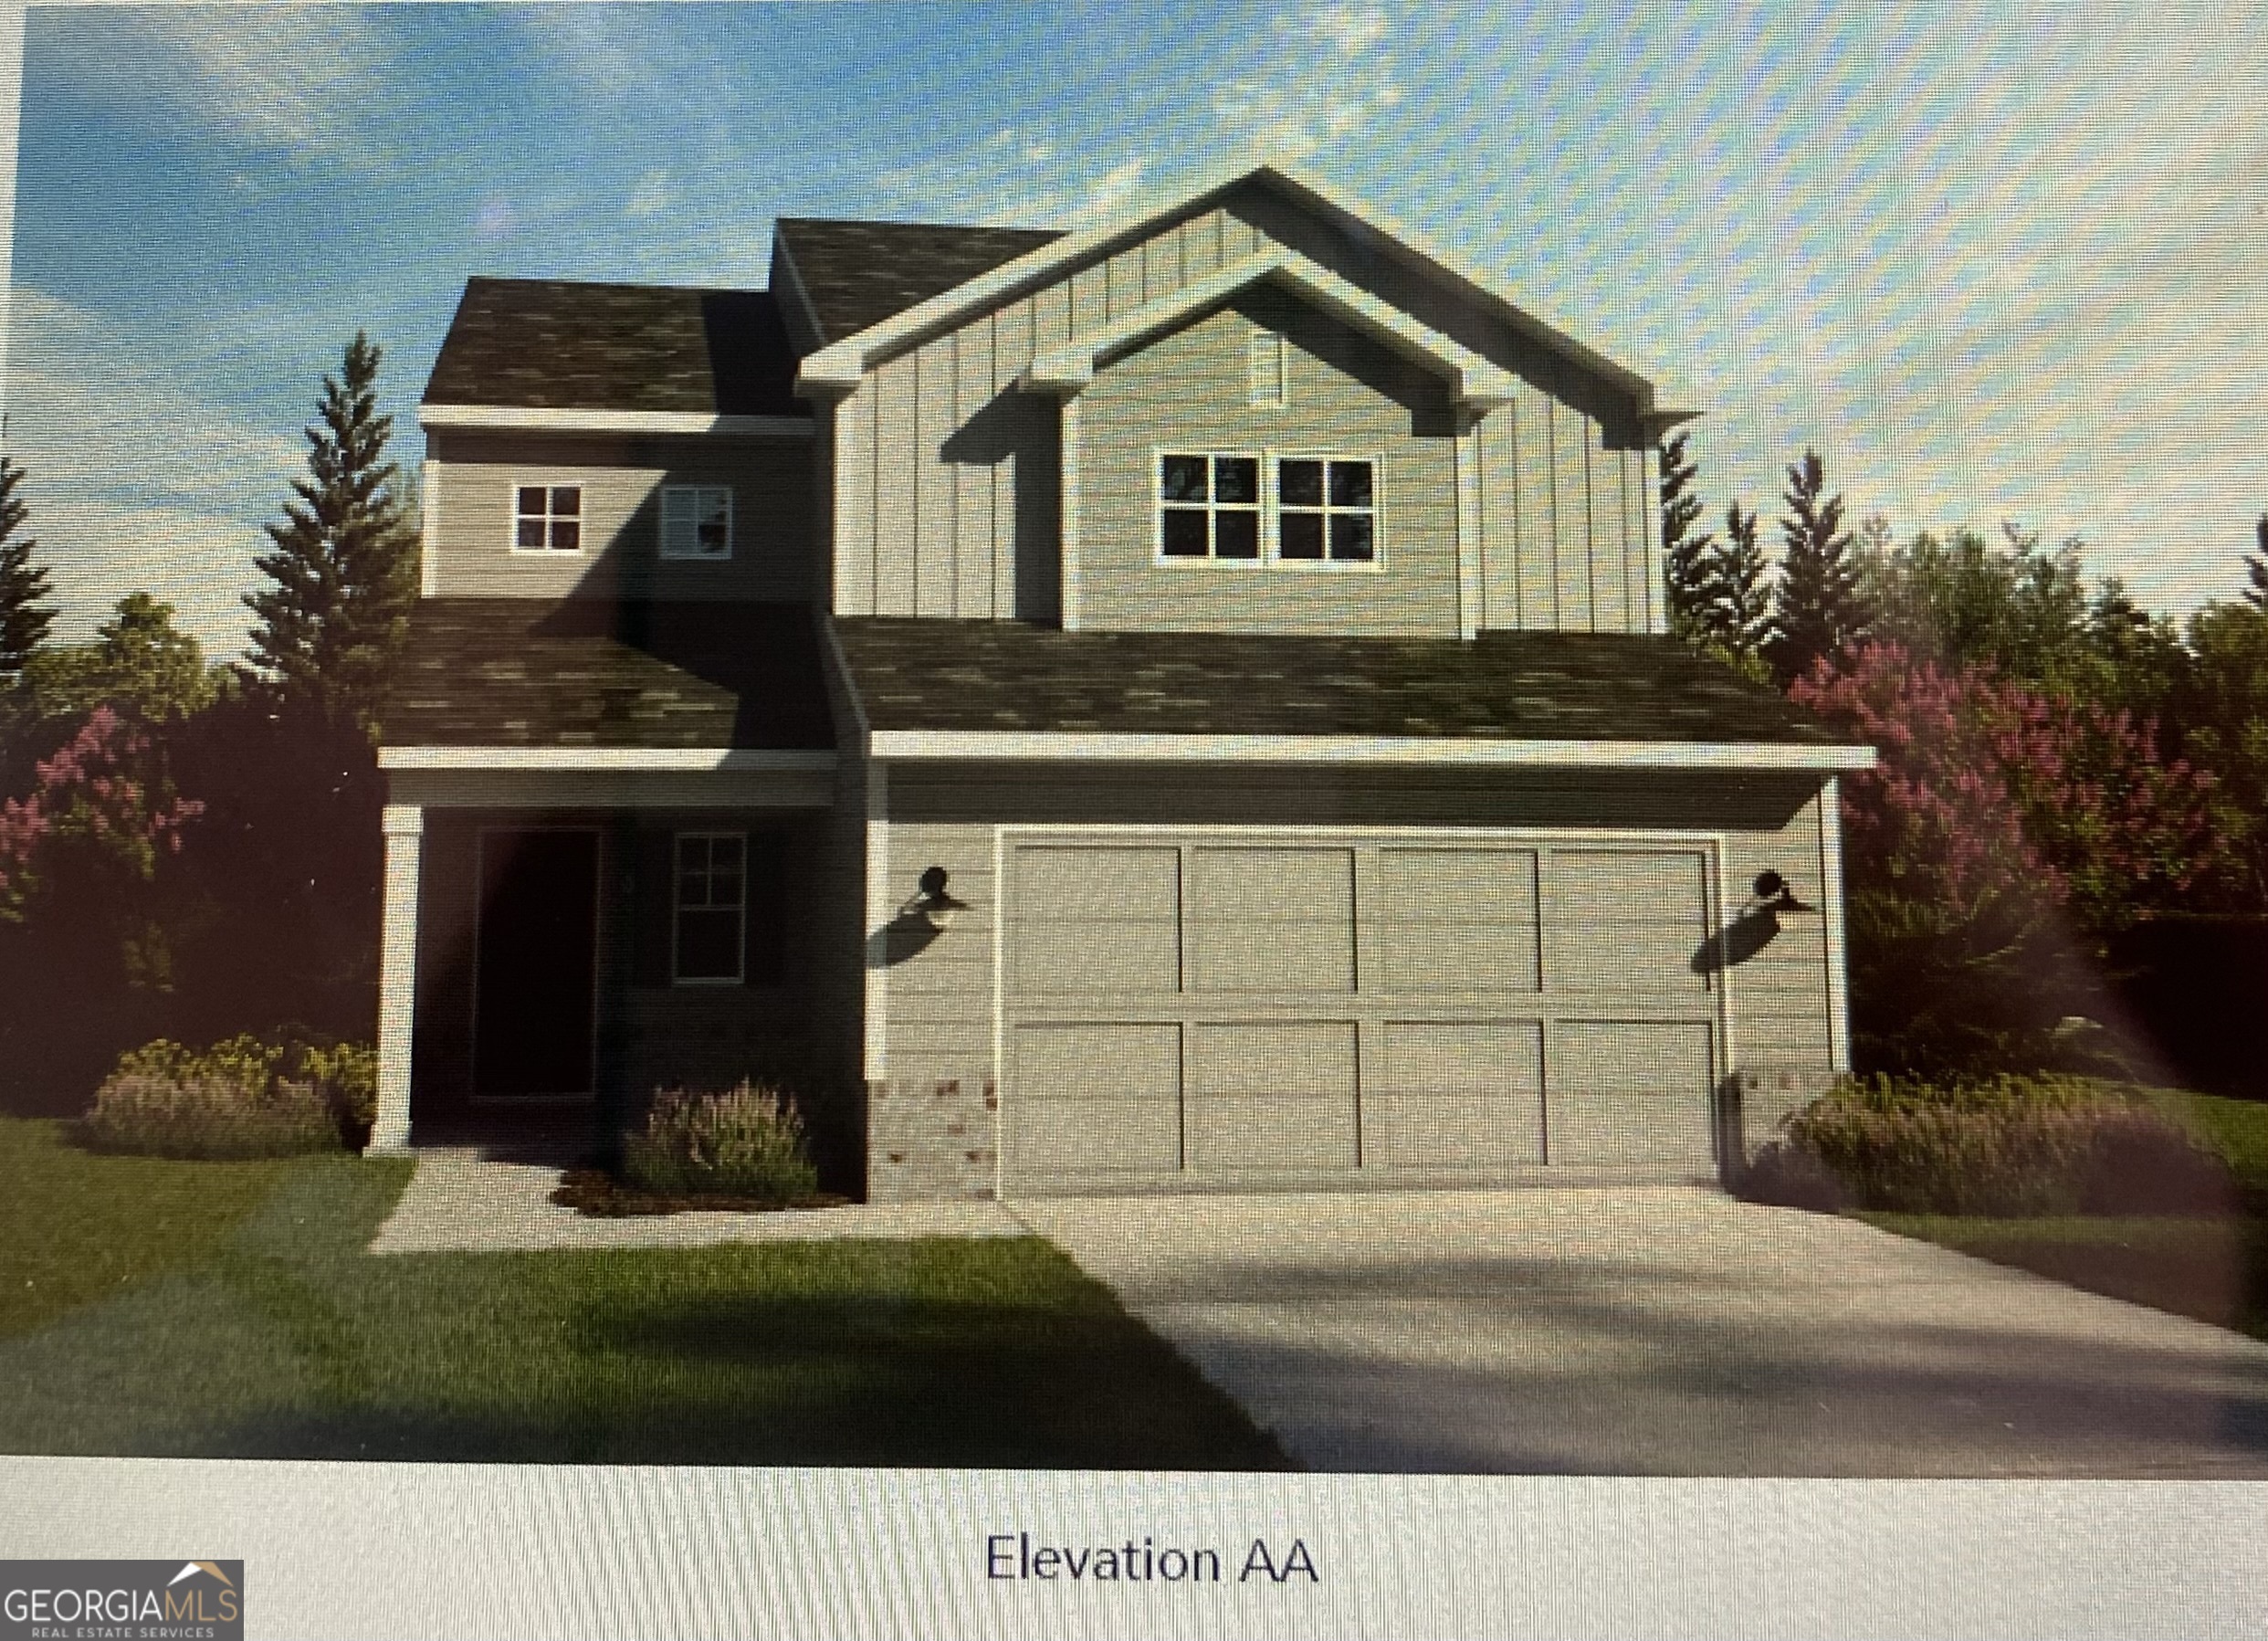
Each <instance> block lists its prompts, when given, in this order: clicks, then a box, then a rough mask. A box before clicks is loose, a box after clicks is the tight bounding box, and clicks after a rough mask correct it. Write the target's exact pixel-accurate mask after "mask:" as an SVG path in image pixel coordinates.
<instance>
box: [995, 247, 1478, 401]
mask: <svg viewBox="0 0 2268 1641" xmlns="http://www.w3.org/2000/svg"><path fill="white" fill-rule="evenodd" d="M1264 281H1272V282H1274V283H1276V284H1279V285H1285V286H1288V287H1290V288H1291V289H1293V290H1294V291H1296V292H1297V293H1298V294H1299V295H1301V296H1303V297H1305V298H1306V299H1307V300H1309V301H1311V302H1312V303H1314V304H1315V305H1316V306H1317V307H1318V308H1320V309H1322V310H1324V311H1325V312H1326V313H1328V314H1330V315H1331V316H1332V317H1333V318H1335V319H1338V320H1340V321H1343V322H1345V323H1347V324H1349V325H1351V326H1353V327H1354V328H1355V329H1356V330H1358V331H1362V332H1363V333H1364V334H1366V335H1368V336H1370V337H1371V338H1373V339H1374V340H1376V341H1378V342H1382V343H1383V344H1385V345H1386V346H1387V347H1389V348H1391V350H1393V351H1394V352H1397V353H1399V354H1401V355H1402V357H1403V358H1405V359H1408V360H1410V361H1412V363H1416V364H1418V365H1420V366H1422V367H1423V368H1425V369H1428V370H1432V371H1434V372H1437V373H1440V374H1441V375H1443V376H1444V377H1446V378H1447V379H1448V380H1449V382H1450V384H1451V386H1452V389H1453V391H1454V393H1455V394H1456V402H1457V404H1458V405H1461V406H1464V407H1465V408H1468V409H1471V410H1475V411H1479V412H1483V413H1486V412H1487V411H1490V410H1493V409H1495V408H1496V406H1498V405H1506V404H1509V403H1510V402H1511V400H1512V398H1513V395H1514V393H1515V391H1516V384H1515V383H1514V381H1513V378H1512V374H1511V373H1510V372H1508V371H1507V370H1504V369H1503V368H1502V367H1500V366H1498V365H1495V364H1492V363H1489V362H1488V361H1487V360H1486V359H1484V358H1482V357H1481V356H1480V355H1479V354H1478V353H1475V352H1473V351H1472V350H1471V349H1470V348H1467V347H1465V346H1464V345H1463V344H1462V343H1460V342H1454V341H1452V340H1451V339H1450V338H1448V337H1446V336H1444V335H1443V334H1442V333H1441V332H1440V331H1434V330H1431V329H1429V328H1427V327H1426V326H1424V325H1422V324H1420V323H1418V322H1417V321H1415V320H1413V319H1412V318H1410V316H1409V315H1407V314H1405V313H1403V312H1402V311H1401V310H1399V309H1396V308H1393V307H1391V306H1390V305H1388V304H1387V303H1385V302H1382V301H1381V300H1379V299H1378V298H1376V297H1374V296H1372V295H1371V294H1370V292H1369V291H1367V290H1364V289H1361V287H1360V286H1358V285H1354V284H1350V283H1349V281H1347V280H1345V279H1341V278H1339V275H1337V274H1335V273H1333V272H1331V270H1330V269H1328V268H1325V267H1323V266H1322V265H1321V264H1319V263H1318V262H1315V261H1313V260H1312V259H1310V258H1307V257H1304V256H1302V255H1300V254H1299V253H1298V252H1297V251H1296V250H1292V249H1291V248H1289V247H1286V246H1271V247H1269V248H1268V249H1266V250H1264V251H1260V252H1258V253H1256V254H1255V255H1253V256H1250V257H1245V258H1240V259H1239V260H1237V261H1235V262H1233V263H1231V264H1230V265H1229V266H1228V267H1226V268H1223V269H1222V270H1221V271H1220V272H1218V273H1216V274H1213V275H1212V276H1211V277H1210V278H1208V279H1200V280H1198V281H1197V282H1196V283H1195V284H1192V285H1184V286H1183V287H1181V289H1179V290H1177V291H1175V292H1173V293H1172V294H1171V296H1166V297H1161V298H1160V299H1159V300H1157V301H1154V302H1150V303H1147V304H1145V305H1144V306H1142V307H1140V308H1137V309H1135V310H1133V311H1132V312H1131V313H1129V314H1127V315H1125V316H1124V317H1123V318H1121V319H1119V320H1118V321H1116V322H1114V323H1112V324H1108V325H1106V326H1104V327H1103V328H1102V329H1101V330H1099V331H1089V332H1088V333H1087V334H1086V335H1083V336H1081V337H1079V338H1078V339H1077V340H1076V341H1074V342H1068V343H1066V344H1065V345H1064V346H1062V347H1059V348H1051V349H1049V350H1048V351H1047V352H1045V353H1042V354H1041V355H1040V356H1039V357H1038V358H1036V359H1034V360H1033V361H1032V363H1031V365H1030V367H1029V368H1027V369H1026V370H1025V371H1024V373H1022V374H1021V375H1019V376H1018V377H1017V378H1016V385H1017V386H1018V387H1019V388H1022V389H1023V390H1024V391H1025V392H1027V393H1053V394H1076V393H1077V392H1078V391H1079V390H1080V389H1081V388H1083V387H1085V386H1087V384H1089V383H1090V382H1092V381H1093V380H1094V379H1095V366H1096V363H1097V360H1099V359H1100V358H1101V357H1102V356H1103V355H1104V354H1106V353H1109V352H1117V351H1118V349H1121V348H1126V347H1131V346H1132V345H1134V344H1135V343H1137V342H1143V341H1145V340H1147V339H1148V338H1150V337H1151V336H1154V335H1156V334H1158V333H1159V332H1160V331H1166V330H1170V329H1171V327H1173V326H1174V325H1177V324H1179V323H1181V321H1183V320H1185V319H1187V318H1188V317H1189V316H1190V315H1191V314H1192V313H1197V312H1200V311H1202V310H1204V309H1206V308H1210V307H1212V306H1213V304H1214V303H1216V302H1220V301H1223V300H1226V299H1227V298H1229V297H1232V296H1234V295H1235V294H1236V293H1237V292H1239V291H1241V290H1244V289H1249V288H1250V287H1252V286H1254V285H1257V284H1260V283H1262V282H1264Z"/></svg>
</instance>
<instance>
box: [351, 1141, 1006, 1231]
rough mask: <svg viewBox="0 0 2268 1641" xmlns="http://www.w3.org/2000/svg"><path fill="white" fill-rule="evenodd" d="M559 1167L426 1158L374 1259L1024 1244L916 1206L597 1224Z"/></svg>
mask: <svg viewBox="0 0 2268 1641" xmlns="http://www.w3.org/2000/svg"><path fill="white" fill-rule="evenodd" d="M560 1173H561V1171H560V1170H559V1169H558V1168H556V1167H547V1166H541V1165H538V1164H534V1163H530V1162H505V1161H499V1160H497V1159H495V1158H492V1157H489V1156H487V1155H485V1154H484V1153H483V1152H481V1151H480V1150H478V1148H475V1147H450V1148H439V1149H434V1150H425V1151H420V1152H418V1153H417V1172H416V1173H415V1174H414V1175H412V1176H411V1178H410V1183H409V1184H408V1186H407V1188H405V1189H404V1191H403V1193H402V1199H401V1201H399V1202H397V1203H396V1204H394V1212H393V1213H392V1214H390V1215H387V1217H386V1223H385V1224H384V1225H381V1226H379V1227H378V1235H377V1236H375V1237H373V1239H372V1241H371V1245H370V1251H371V1252H372V1253H373V1254H447V1253H468V1254H493V1253H510V1252H525V1251H531V1250H537V1249H542V1248H618V1247H706V1246H708V1245H709V1244H711V1243H719V1242H808V1241H832V1240H835V1239H837V1238H842V1237H852V1236H879V1237H888V1238H893V1239H897V1238H905V1237H912V1236H1026V1235H1028V1234H1029V1233H1028V1232H1026V1231H1025V1229H1024V1226H1023V1225H1020V1224H1018V1223H1017V1222H1016V1219H1015V1217H1014V1216H1013V1215H1011V1214H1009V1213H1008V1212H1007V1210H1005V1209H1004V1208H1003V1207H1001V1206H1000V1205H999V1204H997V1203H908V1204H876V1205H871V1206H869V1205H853V1206H848V1207H841V1208H805V1209H791V1210H787V1211H784V1212H782V1213H778V1214H711V1213H699V1214H655V1215H639V1216H636V1217H626V1218H622V1219H593V1218H589V1217H586V1216H585V1215H582V1214H579V1213H577V1212H576V1211H575V1210H574V1209H572V1208H562V1207H561V1206H560V1205H559V1204H557V1203H554V1202H552V1201H551V1193H552V1191H554V1190H555V1189H557V1187H558V1185H559V1180H560Z"/></svg>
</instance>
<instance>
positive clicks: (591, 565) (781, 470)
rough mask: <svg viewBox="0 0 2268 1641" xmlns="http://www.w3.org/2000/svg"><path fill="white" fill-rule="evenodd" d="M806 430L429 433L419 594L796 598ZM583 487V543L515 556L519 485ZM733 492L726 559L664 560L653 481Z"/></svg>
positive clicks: (804, 583) (801, 566) (803, 563)
mask: <svg viewBox="0 0 2268 1641" xmlns="http://www.w3.org/2000/svg"><path fill="white" fill-rule="evenodd" d="M812 464H813V448H812V440H811V439H810V438H808V437H782V438H762V439H757V438H741V437H675V438H662V437H640V438H620V437H586V436H581V435H577V436H573V437H569V436H563V435H553V434H518V433H512V434H500V433H488V432H466V431H461V430H456V429H448V430H438V429H436V430H435V431H433V432H430V433H428V434H427V435H426V456H425V470H424V484H425V552H426V554H427V555H428V560H429V562H428V563H427V565H426V574H425V588H426V591H427V592H429V593H432V594H440V595H444V596H454V597H526V598H559V597H563V596H568V595H571V594H572V595H577V596H585V597H594V598H613V597H623V596H628V597H647V598H656V597H658V598H695V599H698V598H716V599H796V598H805V597H809V596H810V595H811V593H812V589H813V587H814V560H815V558H816V556H817V555H816V554H815V553H814V542H815V541H816V531H815V528H814V519H813V508H812V502H813V489H814V487H813V481H812ZM523 484H579V485H581V486H582V487H583V551H581V552H574V553H563V552H514V551H513V550H512V547H511V541H512V521H513V496H512V492H513V489H515V488H516V487H517V486H520V485H523ZM664 484H724V485H730V486H731V487H732V507H733V519H732V556H731V558H730V560H727V561H724V562H721V563H706V562H696V561H688V560H665V559H663V558H662V557H661V556H660V540H661V495H660V491H661V487H662V486H663V485H664Z"/></svg>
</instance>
